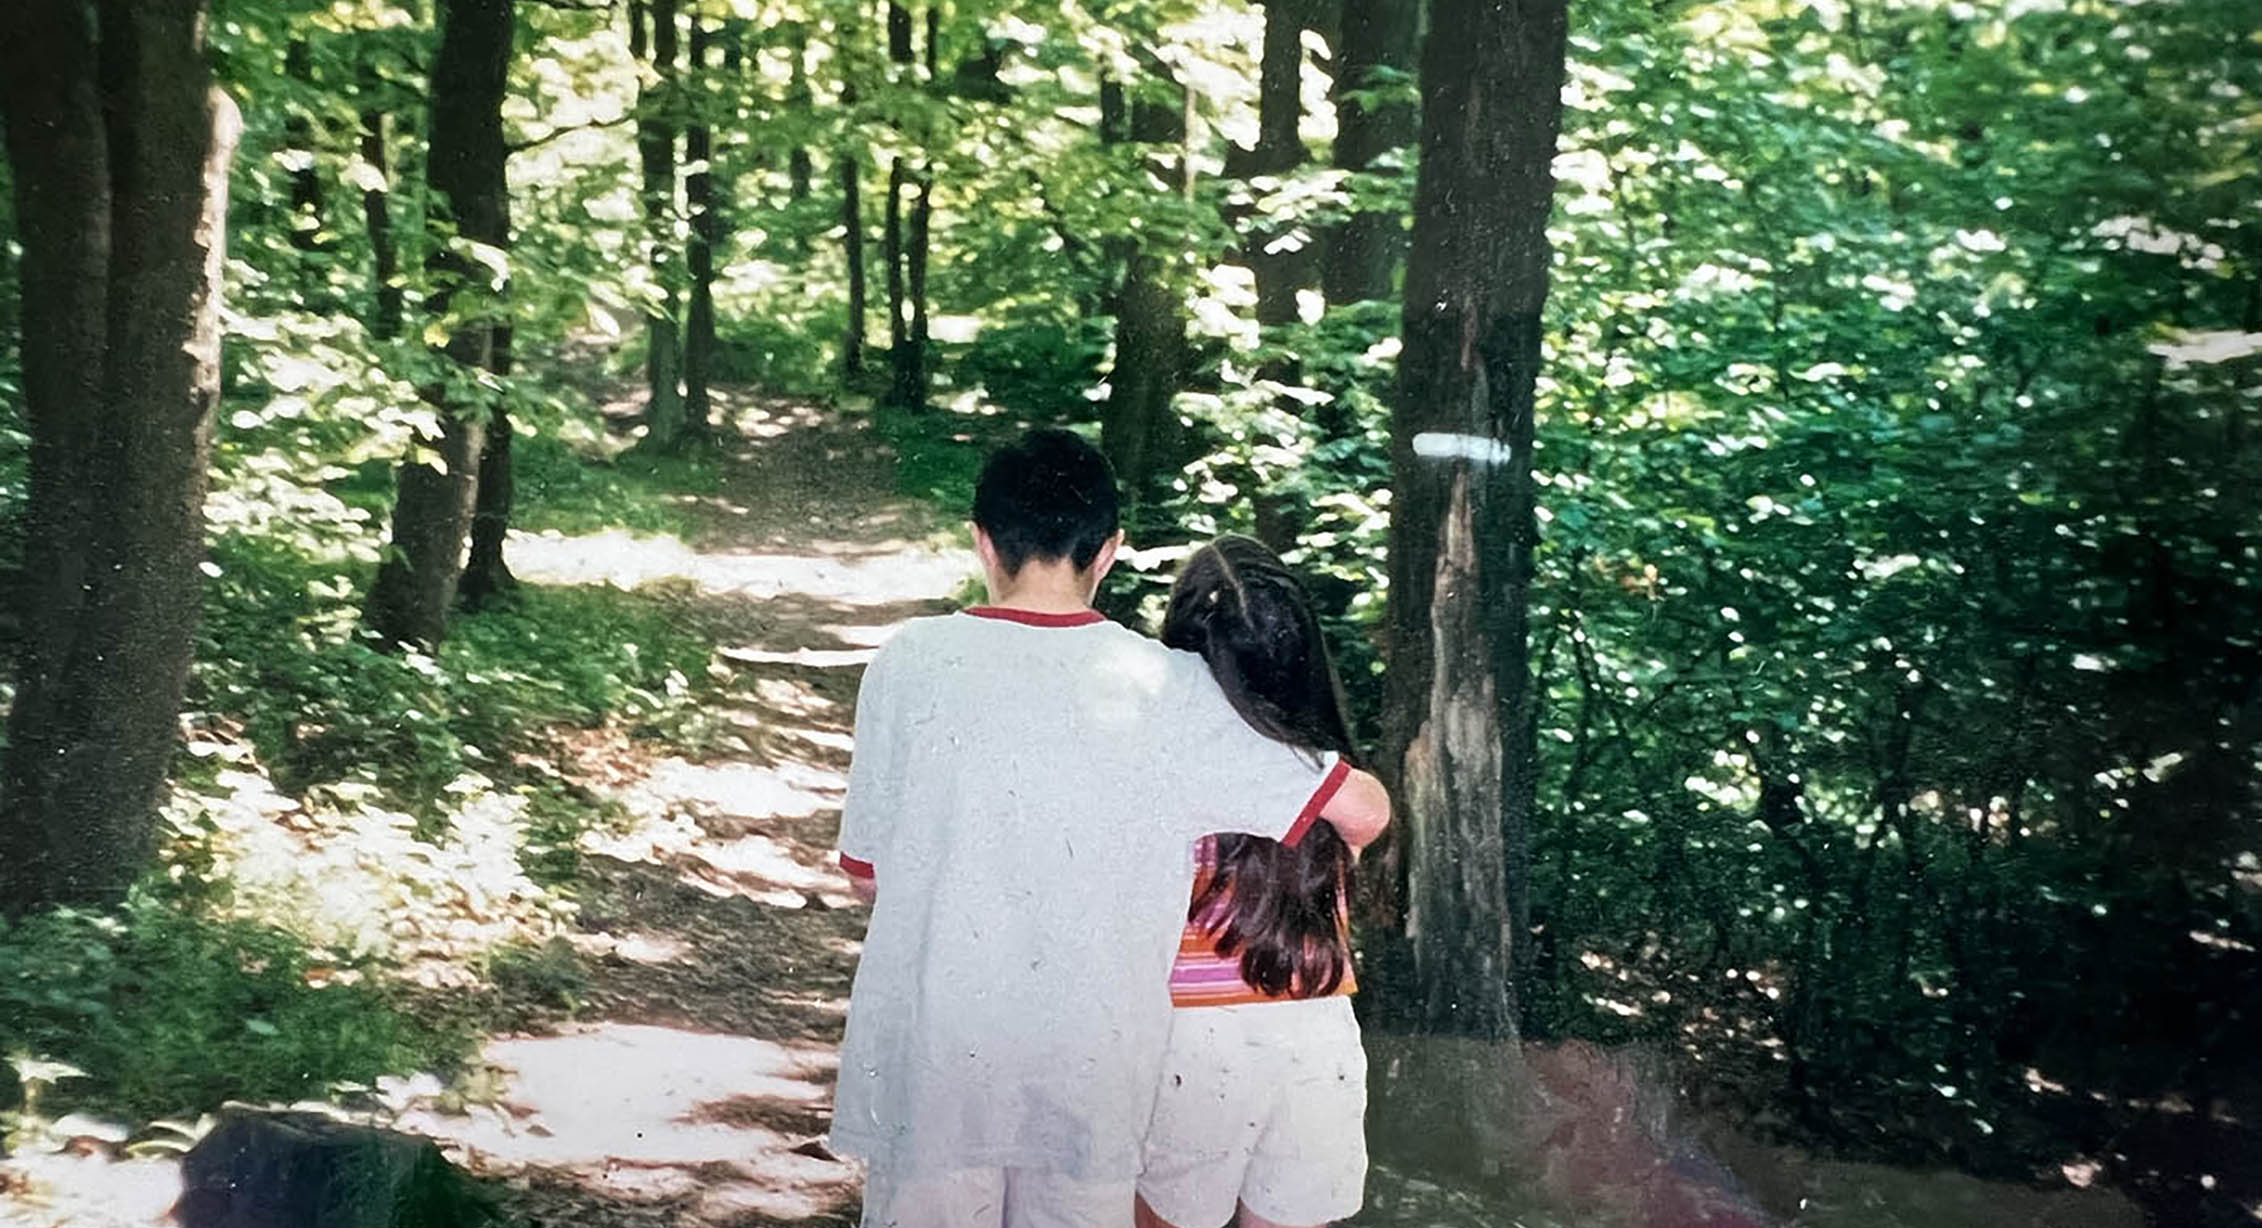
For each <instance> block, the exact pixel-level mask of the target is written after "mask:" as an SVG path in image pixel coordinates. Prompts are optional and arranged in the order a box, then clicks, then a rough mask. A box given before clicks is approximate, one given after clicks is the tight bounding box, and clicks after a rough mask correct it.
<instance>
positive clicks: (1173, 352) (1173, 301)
mask: <svg viewBox="0 0 2262 1228" xmlns="http://www.w3.org/2000/svg"><path fill="white" fill-rule="evenodd" d="M1172 84H1173V85H1175V84H1176V82H1173V83H1172ZM1100 114H1101V117H1102V121H1101V123H1102V126H1101V139H1102V140H1103V141H1107V142H1109V143H1111V144H1112V143H1123V142H1126V141H1128V142H1130V143H1134V144H1138V145H1142V146H1144V145H1165V144H1175V143H1182V142H1183V141H1184V140H1185V139H1186V129H1185V128H1184V127H1183V126H1181V125H1183V123H1184V118H1185V111H1184V108H1173V107H1167V106H1160V105H1157V104H1155V103H1152V102H1149V101H1145V100H1136V101H1131V102H1129V103H1127V102H1126V91H1125V90H1124V88H1123V87H1122V86H1121V85H1118V84H1116V83H1114V82H1104V83H1103V84H1102V86H1101V90H1100ZM1151 242H1152V240H1149V241H1148V242H1147V243H1142V242H1140V241H1139V240H1137V239H1129V238H1126V239H1121V240H1117V241H1114V242H1112V243H1111V244H1110V245H1109V246H1110V254H1111V255H1112V256H1113V257H1114V258H1116V259H1119V260H1121V261H1122V263H1123V283H1122V286H1121V288H1120V289H1119V290H1118V291H1117V292H1116V296H1115V365H1114V367H1113V368H1112V369H1111V370H1110V371H1109V373H1108V398H1107V406H1106V408H1105V409H1104V410H1103V411H1102V413H1101V416H1100V450H1101V451H1103V452H1105V453H1106V454H1107V457H1108V460H1109V461H1110V462H1111V463H1112V464H1114V466H1115V470H1116V473H1117V475H1118V477H1119V478H1120V479H1121V481H1122V483H1123V489H1124V491H1125V493H1126V495H1127V496H1128V497H1129V498H1130V499H1131V500H1133V501H1134V502H1136V501H1138V500H1139V499H1141V498H1142V496H1143V495H1144V494H1145V492H1146V488H1147V487H1148V486H1149V485H1150V483H1151V480H1152V478H1153V477H1154V475H1155V473H1156V472H1157V471H1158V470H1159V469H1160V468H1161V467H1162V465H1161V461H1162V458H1163V457H1165V456H1166V455H1168V454H1170V453H1173V452H1174V451H1175V450H1176V443H1177V436H1178V431H1177V429H1176V428H1177V426H1178V418H1177V415H1176V414H1174V413H1173V412H1172V411H1171V402H1172V400H1173V399H1174V398H1175V397H1176V396H1177V394H1178V387H1179V383H1180V381H1181V379H1182V378H1183V377H1184V374H1185V367H1186V320H1185V314H1184V309H1183V304H1182V302H1181V300H1180V298H1179V295H1178V291H1177V289H1176V288H1175V287H1173V286H1172V285H1171V284H1170V282H1169V281H1168V280H1167V279H1166V278H1165V277H1164V275H1163V273H1164V270H1163V269H1162V267H1161V266H1160V261H1159V259H1158V257H1157V256H1156V254H1155V253H1154V252H1153V251H1152V250H1150V246H1149V244H1150V243H1151Z"/></svg>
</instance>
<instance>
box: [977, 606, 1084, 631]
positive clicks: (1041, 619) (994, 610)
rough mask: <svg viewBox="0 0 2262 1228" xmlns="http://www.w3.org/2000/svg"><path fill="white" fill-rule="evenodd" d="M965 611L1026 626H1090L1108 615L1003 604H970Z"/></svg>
mask: <svg viewBox="0 0 2262 1228" xmlns="http://www.w3.org/2000/svg"><path fill="white" fill-rule="evenodd" d="M963 612H964V613H967V614H971V615H973V616H974V617H976V618H995V619H998V620H999V621H1001V622H1009V623H1020V624H1021V625H1022V626H1024V627H1089V626H1091V625H1092V624H1093V623H1104V622H1106V621H1107V615H1105V614H1102V613H1100V612H1099V611H1098V610H1078V611H1076V612H1075V613H1073V614H1043V613H1039V612H1038V611H1036V610H1014V609H1008V608H1007V607H1005V606H1001V605H977V606H968V607H967V608H966V609H965V610H964V611H963Z"/></svg>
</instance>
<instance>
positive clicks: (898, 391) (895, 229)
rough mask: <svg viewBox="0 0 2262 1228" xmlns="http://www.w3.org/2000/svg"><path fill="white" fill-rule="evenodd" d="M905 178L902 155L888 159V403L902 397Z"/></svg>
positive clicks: (884, 258)
mask: <svg viewBox="0 0 2262 1228" xmlns="http://www.w3.org/2000/svg"><path fill="white" fill-rule="evenodd" d="M905 182H906V178H905V175H904V170H903V155H902V154H896V155H895V156H893V157H891V158H889V159H888V204H887V214H886V220H885V222H884V223H883V226H882V229H881V231H880V262H881V263H882V264H885V265H886V266H887V290H888V368H889V375H890V378H889V381H888V395H887V403H888V404H890V405H901V404H904V401H903V399H902V398H903V342H904V337H905V335H906V331H907V330H906V329H905V326H904V319H903V189H904V186H905Z"/></svg>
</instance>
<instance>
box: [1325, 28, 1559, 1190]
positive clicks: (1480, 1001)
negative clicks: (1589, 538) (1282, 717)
mask: <svg viewBox="0 0 2262 1228" xmlns="http://www.w3.org/2000/svg"><path fill="white" fill-rule="evenodd" d="M1565 25H1566V16H1565V0H1437V6H1436V8H1435V9H1434V10H1433V13H1432V20H1431V27H1430V28H1431V30H1432V33H1431V34H1430V36H1429V38H1428V40H1427V45H1426V47H1425V49H1424V51H1423V57H1422V66H1421V75H1422V106H1423V122H1422V138H1421V169H1420V180H1419V184H1418V187H1417V189H1416V196H1415V206H1414V232H1413V250H1412V253H1411V257H1410V260H1409V263H1408V266H1407V274H1406V298H1405V317H1404V332H1405V336H1404V349H1403V351H1402V353H1401V356H1400V359H1399V387H1398V401H1397V404H1396V406H1395V407H1394V410H1393V413H1392V420H1391V439H1392V468H1393V482H1392V503H1391V537H1390V571H1391V575H1390V674H1389V679H1388V683H1387V691H1386V696H1385V705H1386V707H1385V721H1386V731H1387V735H1388V738H1389V755H1388V760H1387V763H1388V765H1389V766H1390V767H1392V768H1394V772H1393V775H1394V776H1395V778H1396V779H1395V782H1394V783H1395V786H1396V793H1397V797H1398V800H1399V804H1400V807H1401V813H1402V814H1403V815H1404V822H1403V823H1402V824H1401V825H1400V827H1399V832H1398V837H1399V838H1398V841H1397V850H1398V852H1399V855H1400V857H1401V858H1402V861H1401V862H1400V869H1401V870H1402V873H1403V884H1404V892H1405V894H1404V900H1403V904H1404V935H1405V937H1406V939H1407V943H1406V949H1405V950H1404V951H1403V952H1402V954H1404V955H1407V956H1410V964H1411V966H1410V968H1409V969H1407V970H1406V972H1407V975H1406V976H1405V977H1404V978H1403V980H1402V981H1401V983H1402V984H1403V985H1404V986H1405V991H1404V993H1403V995H1402V1000H1401V1001H1399V1002H1397V1003H1395V1004H1394V1005H1395V1006H1396V1007H1397V1008H1398V1010H1397V1011H1396V1012H1395V1014H1397V1015H1398V1017H1399V1018H1400V1020H1401V1021H1403V1022H1406V1023H1410V1024H1412V1025H1413V1026H1414V1027H1415V1028H1416V1029H1417V1030H1418V1031H1420V1032H1421V1033H1423V1034H1425V1035H1428V1036H1432V1037H1445V1038H1448V1039H1446V1040H1445V1041H1443V1042H1438V1043H1433V1044H1431V1045H1430V1046H1429V1047H1428V1048H1427V1049H1426V1050H1425V1051H1424V1055H1423V1056H1422V1057H1421V1058H1408V1059H1406V1060H1404V1061H1402V1062H1400V1063H1399V1066H1398V1068H1399V1070H1400V1072H1401V1073H1402V1074H1403V1075H1404V1076H1405V1078H1406V1080H1407V1081H1406V1083H1404V1084H1402V1085H1401V1086H1402V1088H1404V1090H1407V1091H1410V1092H1416V1095H1415V1097H1414V1098H1415V1099H1419V1100H1425V1101H1428V1102H1429V1103H1427V1104H1426V1106H1425V1107H1424V1108H1423V1109H1422V1110H1421V1113H1422V1114H1424V1115H1426V1116H1428V1117H1429V1118H1430V1119H1432V1120H1436V1121H1441V1122H1450V1123H1453V1124H1454V1131H1453V1133H1452V1135H1451V1137H1449V1138H1445V1137H1441V1138H1439V1139H1438V1140H1435V1141H1436V1142H1437V1143H1438V1145H1440V1146H1445V1147H1449V1148H1467V1147H1474V1148H1476V1149H1478V1150H1479V1151H1480V1152H1486V1151H1488V1150H1489V1154H1490V1156H1491V1160H1492V1162H1495V1163H1497V1162H1498V1159H1499V1151H1498V1150H1497V1149H1500V1148H1504V1147H1507V1146H1509V1136H1510V1132H1511V1130H1512V1126H1513V1122H1514V1118H1513V1114H1514V1112H1515V1100H1514V1096H1513V1095H1511V1094H1510V1090H1509V1089H1512V1088H1513V1087H1514V1086H1515V1065H1516V1057H1515V1052H1516V1051H1515V1048H1514V1042H1515V1039H1516V1036H1517V1024H1518V1020H1517V994H1516V985H1515V967H1516V951H1517V946H1518V944H1519V943H1521V942H1522V941H1523V937H1524V934H1525V924H1524V917H1525V915H1526V912H1525V908H1526V905H1525V882H1526V878H1527V875H1528V867H1527V864H1526V852H1525V850H1526V843H1527V831H1528V827H1529V824H1530V822H1531V817H1532V802H1533V791H1534V784H1535V781H1536V774H1535V771H1534V758H1535V754H1536V748H1535V745H1534V742H1533V736H1532V735H1533V729H1532V719H1531V718H1532V712H1533V703H1534V694H1533V682H1532V672H1531V662H1530V657H1529V651H1528V644H1527V632H1528V624H1529V617H1528V601H1529V597H1530V588H1531V576H1532V552H1533V547H1534V544H1535V541H1536V537H1537V525H1536V522H1535V520H1534V517H1533V490H1534V487H1533V481H1532V456H1531V450H1532V438H1533V400H1534V390H1535V386H1536V381H1537V377H1538V374H1539V362H1540V338H1541V311H1542V308H1543V307H1544V305H1545V303H1546V300H1547V284H1548V260H1549V253H1548V245H1547V221H1548V214H1549V210H1550V208H1551V205H1552V200H1553V194H1554V180H1553V174H1552V169H1551V167H1552V162H1553V159H1554V155H1555V140H1556V130H1557V124H1558V120H1559V114H1560V104H1559V101H1558V99H1559V94H1560V90H1561V86H1562V77H1563V51H1564V38H1565ZM1373 864H1374V863H1371V862H1370V865H1373ZM1376 869H1383V867H1380V866H1378V867H1376ZM1370 872H1372V871H1370ZM1394 979H1396V978H1394ZM1386 1082H1387V1081H1386ZM1440 1096H1444V1097H1447V1098H1448V1101H1449V1102H1448V1103H1443V1104H1440V1103H1436V1098H1437V1097H1440Z"/></svg>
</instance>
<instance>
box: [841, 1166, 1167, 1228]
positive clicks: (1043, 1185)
mask: <svg viewBox="0 0 2262 1228" xmlns="http://www.w3.org/2000/svg"><path fill="white" fill-rule="evenodd" d="M1133 1193H1134V1190H1133V1188H1132V1181H1131V1179H1130V1178H1128V1177H1125V1178H1123V1179H1121V1180H1114V1181H1079V1180H1077V1179H1075V1178H1072V1177H1064V1176H1061V1175H1060V1174H1058V1173H1044V1172H1038V1171H1036V1170H1034V1169H1027V1168H967V1169H960V1170H958V1171H956V1172H947V1173H936V1174H933V1175H931V1176H919V1177H911V1178H898V1177H895V1176H894V1175H893V1174H891V1173H889V1172H887V1171H886V1170H885V1168H884V1167H874V1168H873V1169H872V1170H871V1171H870V1172H869V1173H868V1175H867V1176H866V1177H865V1181H864V1228H1131V1220H1132V1203H1133V1198H1132V1195H1133Z"/></svg>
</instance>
